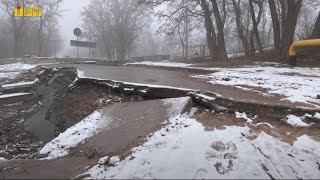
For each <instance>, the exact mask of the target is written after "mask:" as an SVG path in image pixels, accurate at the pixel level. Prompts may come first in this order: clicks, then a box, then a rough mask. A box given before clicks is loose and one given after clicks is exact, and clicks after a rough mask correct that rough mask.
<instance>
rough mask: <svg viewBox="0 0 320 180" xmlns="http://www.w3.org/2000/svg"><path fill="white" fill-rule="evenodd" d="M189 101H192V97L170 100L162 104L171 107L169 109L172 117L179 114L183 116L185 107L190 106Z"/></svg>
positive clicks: (165, 100) (164, 100)
mask: <svg viewBox="0 0 320 180" xmlns="http://www.w3.org/2000/svg"><path fill="white" fill-rule="evenodd" d="M188 101H190V97H181V98H169V99H163V100H162V102H163V103H164V104H165V105H168V106H169V107H170V108H169V115H170V117H173V116H177V115H178V114H181V112H182V111H183V109H184V108H185V105H187V104H188Z"/></svg>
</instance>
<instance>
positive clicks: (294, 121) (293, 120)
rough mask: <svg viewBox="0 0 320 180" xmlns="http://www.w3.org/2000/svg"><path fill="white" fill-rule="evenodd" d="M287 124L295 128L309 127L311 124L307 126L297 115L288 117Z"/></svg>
mask: <svg viewBox="0 0 320 180" xmlns="http://www.w3.org/2000/svg"><path fill="white" fill-rule="evenodd" d="M287 123H288V124H290V125H292V126H294V127H308V126H310V125H311V124H307V123H305V122H303V121H302V119H301V117H298V116H295V115H289V116H287Z"/></svg>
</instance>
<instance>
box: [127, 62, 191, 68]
mask: <svg viewBox="0 0 320 180" xmlns="http://www.w3.org/2000/svg"><path fill="white" fill-rule="evenodd" d="M125 65H146V66H162V67H189V66H192V65H193V64H186V63H178V62H168V61H163V62H152V61H142V62H134V63H127V64H125Z"/></svg>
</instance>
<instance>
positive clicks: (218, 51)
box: [141, 0, 320, 60]
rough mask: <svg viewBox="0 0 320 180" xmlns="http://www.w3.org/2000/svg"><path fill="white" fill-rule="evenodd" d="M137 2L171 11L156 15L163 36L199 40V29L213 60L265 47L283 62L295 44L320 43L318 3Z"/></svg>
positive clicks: (261, 50)
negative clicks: (235, 51) (318, 40)
mask: <svg viewBox="0 0 320 180" xmlns="http://www.w3.org/2000/svg"><path fill="white" fill-rule="evenodd" d="M141 2H143V3H145V4H150V5H153V6H166V7H169V8H164V9H163V10H161V11H160V12H158V14H157V15H158V17H159V18H160V19H161V20H162V21H163V22H165V23H162V26H161V27H160V30H161V32H163V33H165V34H166V35H167V36H168V35H172V36H177V37H179V38H180V37H181V34H183V36H182V37H186V38H187V37H189V38H190V36H197V37H200V35H199V33H198V34H196V33H193V32H194V29H195V28H197V29H198V31H197V32H199V31H200V32H201V30H202V32H203V34H206V42H205V43H206V44H207V46H208V49H209V52H210V56H211V58H213V59H219V60H227V59H228V56H227V50H230V49H235V48H234V47H237V48H236V49H238V50H239V51H243V52H244V54H245V55H246V56H250V55H254V54H256V53H258V54H259V55H263V54H264V53H265V47H268V46H274V48H273V49H274V53H275V55H276V56H278V57H283V58H284V57H286V56H287V53H288V49H289V47H290V45H291V43H292V42H293V41H294V40H299V39H309V38H320V35H319V34H320V27H319V26H320V17H319V16H320V14H319V13H320V12H319V9H320V2H319V1H317V0H231V1H227V0H176V1H170V0H141ZM185 24H187V25H185ZM181 27H182V28H183V30H182V31H181ZM181 32H183V33H181ZM186 38H184V39H183V40H184V41H182V42H181V46H182V49H183V51H185V49H186V47H188V42H186ZM180 39H181V38H180ZM199 39H200V38H199Z"/></svg>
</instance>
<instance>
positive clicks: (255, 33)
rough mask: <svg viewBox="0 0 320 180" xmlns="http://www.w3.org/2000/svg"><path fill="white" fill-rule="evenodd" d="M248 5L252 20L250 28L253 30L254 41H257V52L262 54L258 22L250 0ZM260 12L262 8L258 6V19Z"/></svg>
mask: <svg viewBox="0 0 320 180" xmlns="http://www.w3.org/2000/svg"><path fill="white" fill-rule="evenodd" d="M249 7H250V12H251V20H252V26H253V28H252V30H253V33H254V36H255V39H256V42H257V46H258V50H259V54H260V55H262V54H263V47H262V43H261V39H260V36H259V31H258V22H257V20H256V17H255V13H254V12H255V11H254V6H253V2H252V0H249ZM261 12H262V9H261V6H259V17H260V19H261ZM258 19H259V18H258ZM259 21H260V20H259Z"/></svg>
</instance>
